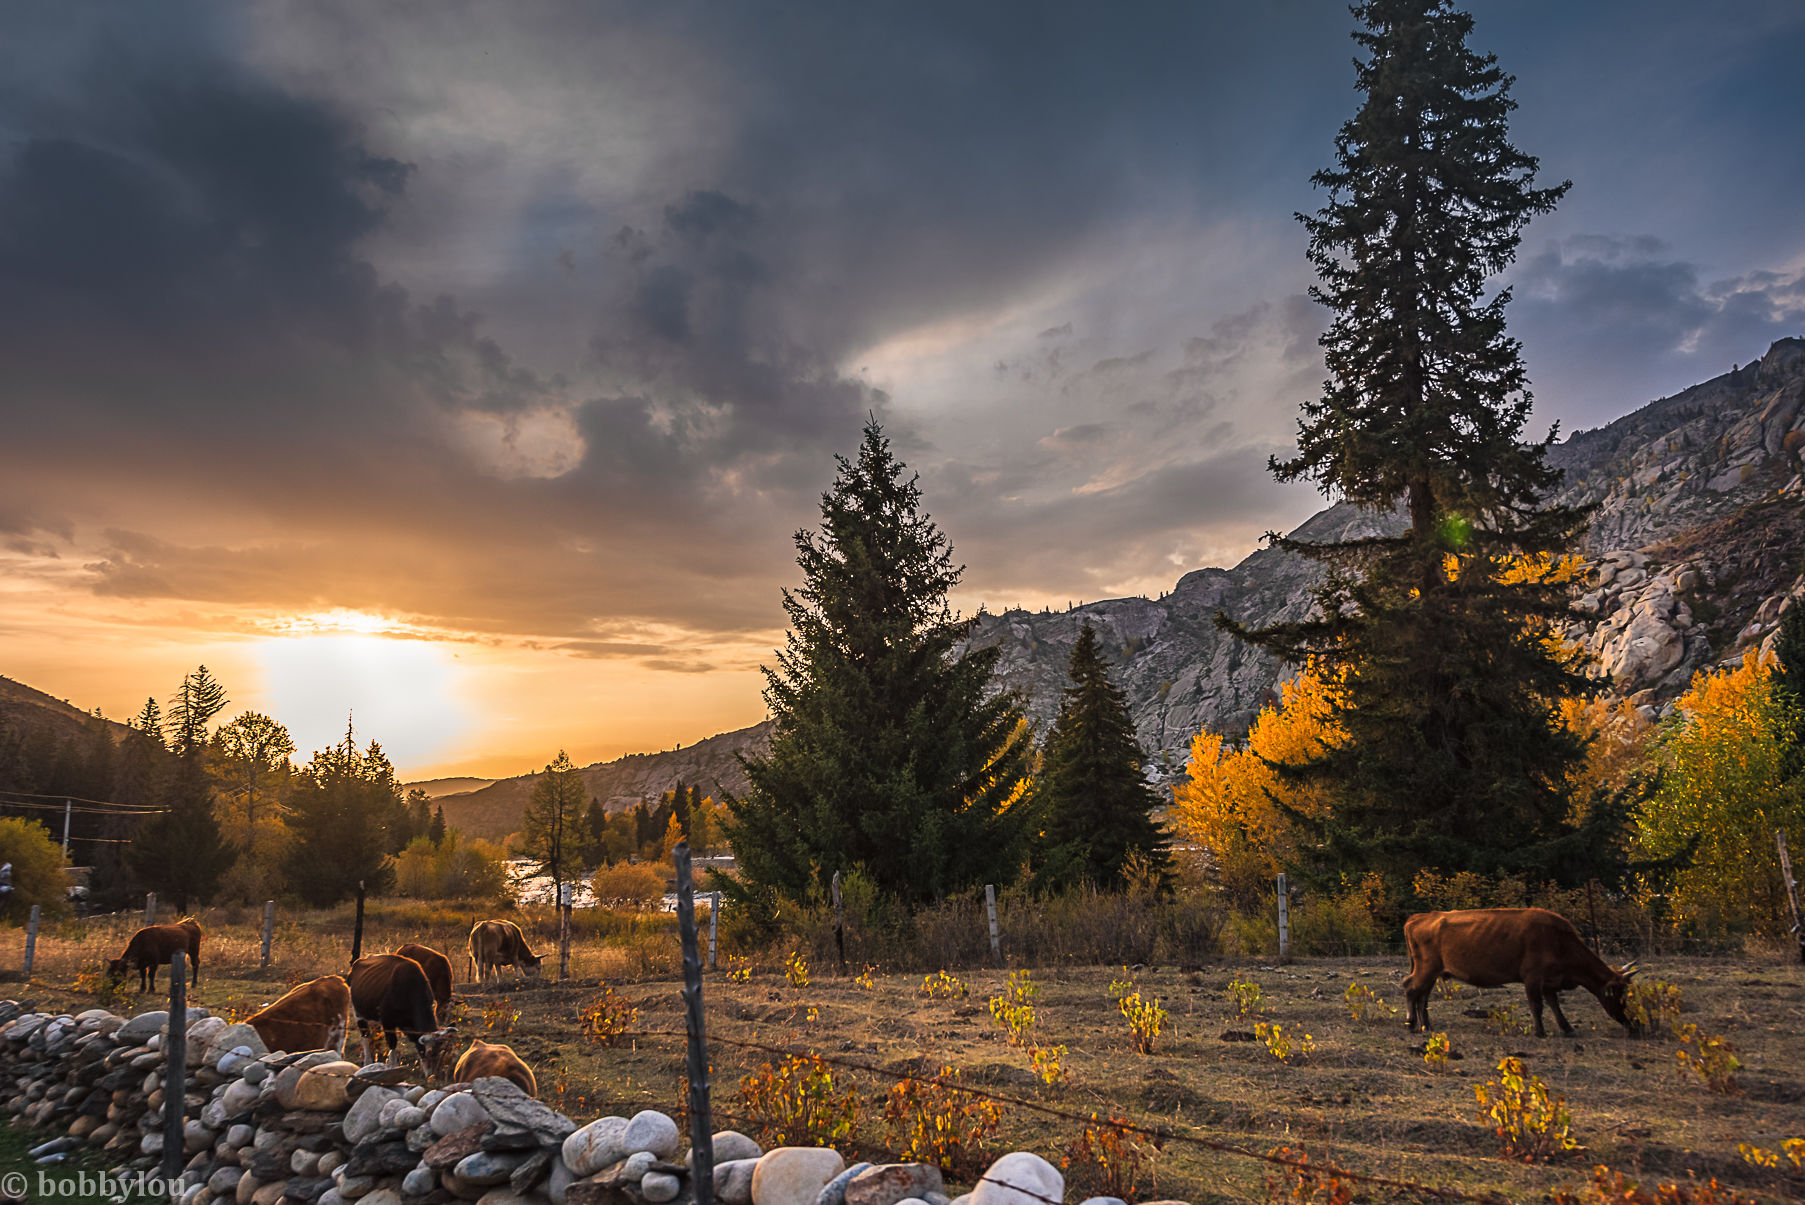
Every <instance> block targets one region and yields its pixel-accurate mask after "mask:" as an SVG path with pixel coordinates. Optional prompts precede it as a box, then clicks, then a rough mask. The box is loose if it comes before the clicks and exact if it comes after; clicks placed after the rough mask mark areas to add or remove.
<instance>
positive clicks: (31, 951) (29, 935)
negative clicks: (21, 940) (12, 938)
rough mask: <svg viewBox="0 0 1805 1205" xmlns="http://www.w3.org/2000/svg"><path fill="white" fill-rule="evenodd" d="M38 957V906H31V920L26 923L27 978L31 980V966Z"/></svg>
mask: <svg viewBox="0 0 1805 1205" xmlns="http://www.w3.org/2000/svg"><path fill="white" fill-rule="evenodd" d="M37 957H38V905H36V904H33V905H32V906H31V919H30V920H28V921H26V922H25V978H26V980H27V981H28V982H29V981H30V979H31V964H32V963H33V962H35V961H36V960H37Z"/></svg>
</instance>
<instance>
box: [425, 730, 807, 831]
mask: <svg viewBox="0 0 1805 1205" xmlns="http://www.w3.org/2000/svg"><path fill="white" fill-rule="evenodd" d="M770 744H771V722H770V721H769V720H766V721H765V722H763V723H760V724H754V725H753V726H752V727H750V728H741V729H739V730H738V731H736V732H723V733H721V734H720V735H718V736H711V737H709V738H708V739H707V740H702V741H697V742H696V743H695V744H693V745H689V746H687V747H685V748H682V749H672V750H669V751H668V752H664V753H629V754H628V755H627V756H625V757H622V758H618V759H616V760H614V761H611V762H597V763H596V764H595V765H592V766H585V767H583V784H584V787H585V789H586V790H587V791H588V793H589V796H590V798H592V799H599V800H601V802H602V806H603V807H605V808H607V809H608V811H610V812H618V811H622V810H624V809H626V808H630V807H632V806H633V805H634V804H636V803H638V802H639V801H640V800H641V799H649V798H653V797H655V796H658V795H661V794H663V793H664V792H665V791H668V790H670V789H671V788H672V787H674V786H676V785H677V784H678V783H683V784H684V785H685V786H693V787H701V788H702V793H703V794H705V795H715V796H718V795H719V794H720V792H721V788H723V787H725V788H726V789H727V790H729V791H743V790H745V788H746V776H745V774H744V773H743V772H742V771H741V770H740V765H739V762H738V761H737V760H736V759H735V756H734V755H735V754H737V753H755V752H763V751H764V750H765V749H767V748H769V747H770ZM538 780H539V775H537V774H523V775H521V776H520V777H518V778H504V779H502V780H501V781H499V782H495V783H491V784H490V785H488V786H486V787H483V788H481V789H479V790H474V791H464V792H460V793H458V794H454V795H443V796H440V797H439V804H440V805H441V806H442V807H444V809H445V823H446V824H448V825H450V826H451V827H453V828H457V829H461V830H463V832H464V833H466V834H467V835H469V836H473V837H488V838H491V839H494V838H498V837H505V836H507V835H508V834H509V833H513V832H518V831H519V829H520V818H521V816H522V815H523V814H525V812H526V805H527V800H528V799H529V798H530V797H531V796H532V793H533V786H534V784H535V783H537V782H538Z"/></svg>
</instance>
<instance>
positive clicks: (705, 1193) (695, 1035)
mask: <svg viewBox="0 0 1805 1205" xmlns="http://www.w3.org/2000/svg"><path fill="white" fill-rule="evenodd" d="M671 853H672V855H673V856H672V861H673V862H675V863H676V870H677V931H678V933H679V934H680V935H681V938H682V943H683V1004H684V1016H685V1019H686V1022H687V1025H686V1028H687V1030H688V1042H687V1043H686V1050H685V1053H686V1055H687V1062H686V1065H685V1072H686V1073H687V1076H688V1079H689V1145H690V1152H691V1154H690V1184H691V1185H692V1190H693V1192H694V1193H695V1198H696V1201H695V1205H714V1122H713V1120H712V1118H711V1117H710V1116H709V1105H708V1036H707V1033H706V1031H705V1030H704V1028H703V1025H702V960H701V959H700V958H699V957H697V955H696V900H695V888H694V885H693V884H692V883H691V882H690V875H689V842H688V841H679V842H677V847H676V848H675V849H674V850H672V851H671Z"/></svg>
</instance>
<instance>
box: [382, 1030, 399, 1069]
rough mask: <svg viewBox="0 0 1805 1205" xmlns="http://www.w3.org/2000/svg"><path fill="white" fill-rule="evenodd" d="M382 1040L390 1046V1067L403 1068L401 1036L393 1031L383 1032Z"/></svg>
mask: <svg viewBox="0 0 1805 1205" xmlns="http://www.w3.org/2000/svg"><path fill="white" fill-rule="evenodd" d="M382 1040H383V1041H385V1042H387V1043H388V1044H389V1066H391V1067H399V1066H401V1034H400V1033H398V1032H397V1031H395V1030H393V1029H385V1030H383V1031H382Z"/></svg>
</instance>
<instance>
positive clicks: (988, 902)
mask: <svg viewBox="0 0 1805 1205" xmlns="http://www.w3.org/2000/svg"><path fill="white" fill-rule="evenodd" d="M984 910H985V911H986V912H987V913H989V914H990V956H991V957H992V958H994V959H996V963H997V965H998V966H1002V965H1003V939H1002V937H1001V936H1000V935H999V934H998V933H997V887H996V884H995V883H986V884H984Z"/></svg>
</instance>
